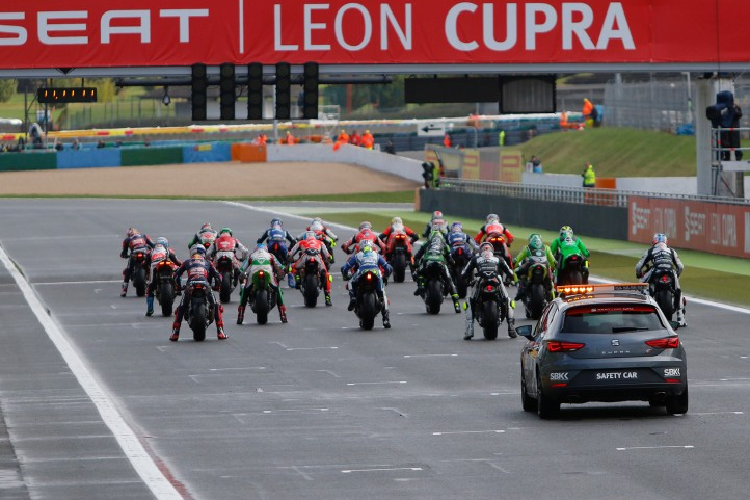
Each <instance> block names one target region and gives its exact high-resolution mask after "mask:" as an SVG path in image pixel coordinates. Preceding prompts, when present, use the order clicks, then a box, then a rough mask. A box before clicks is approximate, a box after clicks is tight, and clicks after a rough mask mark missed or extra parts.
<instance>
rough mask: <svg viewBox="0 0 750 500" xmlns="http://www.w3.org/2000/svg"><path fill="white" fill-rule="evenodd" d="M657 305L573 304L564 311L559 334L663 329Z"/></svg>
mask: <svg viewBox="0 0 750 500" xmlns="http://www.w3.org/2000/svg"><path fill="white" fill-rule="evenodd" d="M664 329H666V326H665V325H664V324H662V322H661V318H660V317H659V313H658V312H657V310H656V308H654V307H652V306H643V305H619V304H611V305H609V304H605V305H596V306H581V307H573V308H571V309H568V310H567V311H565V318H564V320H563V325H562V333H584V334H586V333H591V334H607V333H610V334H611V333H627V332H645V331H658V330H664Z"/></svg>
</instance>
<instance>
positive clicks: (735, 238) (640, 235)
mask: <svg viewBox="0 0 750 500" xmlns="http://www.w3.org/2000/svg"><path fill="white" fill-rule="evenodd" d="M654 233H665V234H666V235H667V236H668V237H669V244H670V246H675V247H678V248H691V249H694V250H699V251H702V252H709V253H714V254H718V255H727V256H731V257H750V206H743V205H730V204H720V203H707V202H696V201H681V200H670V199H658V198H645V197H639V196H630V197H628V239H629V240H630V241H637V242H641V243H651V237H652V236H653V234H654Z"/></svg>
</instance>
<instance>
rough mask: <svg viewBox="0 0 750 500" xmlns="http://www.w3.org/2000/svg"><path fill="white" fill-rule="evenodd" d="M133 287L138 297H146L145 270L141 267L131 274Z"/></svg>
mask: <svg viewBox="0 0 750 500" xmlns="http://www.w3.org/2000/svg"><path fill="white" fill-rule="evenodd" d="M133 287H135V294H136V295H137V296H138V297H143V296H144V295H146V270H145V269H143V267H141V266H138V267H136V268H135V271H134V272H133Z"/></svg>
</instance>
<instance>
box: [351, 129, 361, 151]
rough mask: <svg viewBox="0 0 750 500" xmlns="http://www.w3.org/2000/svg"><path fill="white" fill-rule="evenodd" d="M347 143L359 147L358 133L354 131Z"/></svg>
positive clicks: (359, 138)
mask: <svg viewBox="0 0 750 500" xmlns="http://www.w3.org/2000/svg"><path fill="white" fill-rule="evenodd" d="M349 141H350V144H353V145H354V146H357V147H359V145H360V142H361V141H362V138H361V137H360V136H359V132H357V131H356V130H355V131H354V133H353V134H352V137H351V139H350V140H349Z"/></svg>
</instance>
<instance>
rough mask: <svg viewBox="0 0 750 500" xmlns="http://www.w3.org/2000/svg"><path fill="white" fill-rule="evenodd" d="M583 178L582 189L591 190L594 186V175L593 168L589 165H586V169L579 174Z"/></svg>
mask: <svg viewBox="0 0 750 500" xmlns="http://www.w3.org/2000/svg"><path fill="white" fill-rule="evenodd" d="M581 177H583V187H585V188H592V187H594V186H596V173H595V172H594V166H593V165H592V164H591V163H588V162H587V163H586V167H585V168H584V170H583V173H582V174H581Z"/></svg>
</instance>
